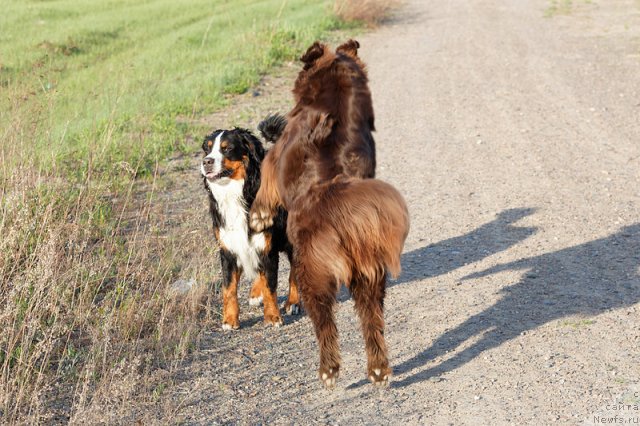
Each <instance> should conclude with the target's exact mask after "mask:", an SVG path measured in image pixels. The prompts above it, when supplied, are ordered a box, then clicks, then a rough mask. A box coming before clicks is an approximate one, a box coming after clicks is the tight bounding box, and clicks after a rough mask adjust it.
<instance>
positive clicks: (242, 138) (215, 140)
mask: <svg viewBox="0 0 640 426" xmlns="http://www.w3.org/2000/svg"><path fill="white" fill-rule="evenodd" d="M202 150H203V151H204V158H203V159H202V164H201V166H200V173H201V174H202V176H203V179H204V183H205V187H206V188H207V189H210V188H211V185H215V186H227V185H231V186H237V185H241V186H242V187H243V188H244V190H243V191H242V192H243V193H244V194H243V195H244V197H245V200H246V201H248V202H249V204H250V202H251V201H253V198H254V197H255V194H256V192H257V191H258V187H259V186H260V164H261V163H262V159H263V158H264V148H263V146H262V143H261V142H260V140H258V138H256V137H255V136H254V135H253V134H252V133H251V132H250V131H249V130H246V129H241V128H234V129H230V130H216V131H215V132H213V133H211V134H210V135H208V136H206V137H205V138H204V142H203V143H202Z"/></svg>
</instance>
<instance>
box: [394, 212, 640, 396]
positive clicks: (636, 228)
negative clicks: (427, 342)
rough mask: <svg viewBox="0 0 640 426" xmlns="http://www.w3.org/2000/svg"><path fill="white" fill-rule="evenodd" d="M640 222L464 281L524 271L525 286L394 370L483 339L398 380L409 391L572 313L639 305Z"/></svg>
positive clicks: (508, 290)
mask: <svg viewBox="0 0 640 426" xmlns="http://www.w3.org/2000/svg"><path fill="white" fill-rule="evenodd" d="M639 265H640V223H637V224H634V225H630V226H627V227H624V228H622V229H620V230H619V231H618V232H616V233H615V234H613V235H611V236H608V237H606V238H601V239H598V240H594V241H591V242H588V243H584V244H580V245H577V246H574V247H569V248H566V249H562V250H558V251H555V252H552V253H547V254H543V255H540V256H534V257H529V258H525V259H521V260H517V261H514V262H510V263H506V264H502V265H497V266H494V267H491V268H489V269H486V270H485V271H482V272H477V273H473V274H471V275H468V276H466V277H464V278H463V280H470V279H475V278H480V277H485V276H488V275H492V274H496V273H499V272H502V271H510V270H522V271H523V272H524V274H523V276H522V278H521V279H520V282H518V283H516V284H514V285H511V286H509V287H506V288H505V289H503V290H502V294H503V296H502V298H501V299H500V300H498V301H497V302H496V303H495V304H494V305H493V306H491V307H489V308H487V309H485V310H484V311H482V312H480V313H478V314H476V315H473V316H471V317H470V318H468V319H467V320H466V321H464V322H463V323H462V324H460V325H459V326H457V327H456V328H454V329H452V330H450V331H447V332H446V333H444V334H443V335H442V336H440V337H439V338H438V339H436V340H435V341H434V342H433V343H432V344H431V346H430V347H428V348H426V349H425V350H424V351H422V352H420V353H418V354H416V355H415V356H413V357H412V358H411V359H409V360H407V361H405V362H403V363H401V364H400V365H397V366H396V367H395V368H394V371H395V373H396V374H403V373H408V372H412V371H415V370H418V369H419V368H420V367H422V366H424V365H425V364H426V363H428V362H429V361H431V360H434V359H435V358H437V357H438V356H441V355H444V354H445V353H447V352H449V351H454V350H455V349H456V348H458V347H459V346H460V345H462V344H463V343H464V342H466V341H467V340H469V339H471V338H474V337H479V340H478V341H477V342H475V343H473V344H472V345H470V346H469V347H467V348H465V349H464V350H462V351H460V352H458V353H456V354H455V355H453V357H451V358H449V359H447V360H445V361H443V362H442V363H441V364H439V365H437V366H434V367H431V368H429V369H426V370H422V371H418V372H416V373H414V374H413V375H411V376H409V377H406V378H404V379H402V380H400V381H398V382H394V386H396V387H404V386H408V385H410V384H413V383H416V382H421V381H424V380H427V379H429V378H430V377H433V376H437V375H440V374H442V373H445V372H448V371H452V370H455V369H456V368H458V367H460V366H462V365H464V364H466V363H467V362H469V361H471V360H473V359H474V358H475V357H477V356H478V355H479V354H481V353H482V352H484V351H486V350H489V349H492V348H495V347H497V346H500V345H501V344H503V343H505V342H507V341H509V340H511V339H513V338H515V337H517V336H519V335H520V334H521V333H523V332H526V331H527V330H531V329H533V328H536V327H538V326H540V325H543V324H545V323H547V322H550V321H553V320H556V319H559V318H562V317H567V316H571V315H580V316H587V317H588V316H594V315H598V314H600V313H602V312H605V311H608V310H611V309H617V308H623V307H626V306H631V305H634V304H636V303H638V302H639V301H640V274H639V270H638V268H639Z"/></svg>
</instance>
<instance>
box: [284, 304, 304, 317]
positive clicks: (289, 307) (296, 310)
mask: <svg viewBox="0 0 640 426" xmlns="http://www.w3.org/2000/svg"><path fill="white" fill-rule="evenodd" d="M282 310H283V311H284V312H286V313H287V314H288V315H300V313H301V312H302V309H301V308H300V304H299V303H290V302H289V301H287V302H286V303H285V304H284V306H283V307H282Z"/></svg>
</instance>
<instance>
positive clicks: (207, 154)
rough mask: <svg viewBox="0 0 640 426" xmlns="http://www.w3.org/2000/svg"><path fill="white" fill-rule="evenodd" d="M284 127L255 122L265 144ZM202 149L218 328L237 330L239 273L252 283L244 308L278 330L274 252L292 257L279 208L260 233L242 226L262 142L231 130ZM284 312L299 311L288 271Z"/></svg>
mask: <svg viewBox="0 0 640 426" xmlns="http://www.w3.org/2000/svg"><path fill="white" fill-rule="evenodd" d="M285 125H286V121H285V120H284V119H283V118H282V117H281V116H277V115H276V116H271V117H268V118H267V119H265V120H264V121H263V122H262V123H260V127H259V129H260V132H261V133H262V135H263V136H264V138H265V139H266V140H268V141H271V142H275V140H276V139H277V137H278V135H279V134H280V133H281V132H282V130H283V129H284V126H285ZM202 149H203V151H204V158H203V159H202V165H201V169H200V171H201V173H202V176H203V180H204V186H205V188H206V190H207V193H208V194H209V210H210V212H211V218H212V220H213V232H214V234H215V237H216V239H217V241H218V244H219V245H220V260H221V263H222V303H223V312H222V328H223V329H225V330H232V329H237V328H239V327H240V321H239V307H238V296H237V288H238V283H239V281H240V275H241V274H242V273H244V274H245V276H247V277H248V278H250V279H253V280H254V282H253V286H252V288H251V292H250V299H249V302H250V304H252V305H257V304H259V303H260V302H262V303H263V305H264V322H265V324H267V325H274V326H280V325H282V317H281V315H280V310H279V309H278V303H277V295H276V288H277V285H278V259H279V253H280V252H284V253H286V254H287V256H288V258H289V262H290V263H291V256H292V247H291V244H289V241H288V240H287V236H286V221H287V215H286V212H285V211H284V210H282V209H281V210H280V211H278V214H277V215H276V218H275V220H274V223H273V226H272V227H270V228H267V229H265V230H263V231H262V232H254V231H252V230H251V228H250V227H249V226H248V218H249V213H248V212H249V210H250V209H251V204H252V203H253V200H254V199H255V196H256V193H257V191H258V188H259V187H260V165H261V163H262V160H263V158H264V155H265V151H264V148H263V146H262V143H261V142H260V140H258V138H256V137H255V136H254V135H253V134H252V133H251V132H250V131H249V130H246V129H241V128H234V129H231V130H216V131H214V132H213V133H211V134H210V135H208V136H206V137H205V139H204V142H203V144H202ZM284 309H285V311H286V312H288V313H290V314H298V313H299V312H300V296H299V293H298V289H297V286H296V283H295V280H294V278H293V272H292V273H290V275H289V298H288V300H287V302H286V303H285V306H284Z"/></svg>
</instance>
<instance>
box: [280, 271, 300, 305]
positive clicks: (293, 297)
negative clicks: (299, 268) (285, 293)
mask: <svg viewBox="0 0 640 426" xmlns="http://www.w3.org/2000/svg"><path fill="white" fill-rule="evenodd" d="M283 309H284V311H285V312H286V313H287V314H289V315H300V312H301V309H300V293H299V292H298V285H297V284H296V279H295V276H294V271H293V270H292V271H291V273H290V274H289V297H288V298H287V301H286V302H285V304H284V308H283Z"/></svg>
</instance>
